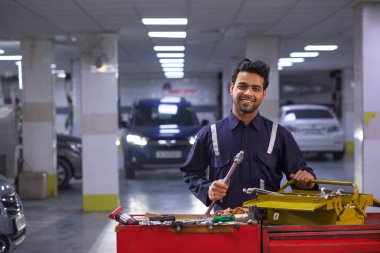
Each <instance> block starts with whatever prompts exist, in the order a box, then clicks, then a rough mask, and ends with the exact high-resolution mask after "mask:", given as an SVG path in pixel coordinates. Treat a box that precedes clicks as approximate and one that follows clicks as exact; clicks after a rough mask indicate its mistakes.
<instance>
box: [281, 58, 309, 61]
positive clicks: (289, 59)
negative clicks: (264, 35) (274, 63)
mask: <svg viewBox="0 0 380 253" xmlns="http://www.w3.org/2000/svg"><path fill="white" fill-rule="evenodd" d="M304 61H305V59H304V58H280V59H279V62H304Z"/></svg>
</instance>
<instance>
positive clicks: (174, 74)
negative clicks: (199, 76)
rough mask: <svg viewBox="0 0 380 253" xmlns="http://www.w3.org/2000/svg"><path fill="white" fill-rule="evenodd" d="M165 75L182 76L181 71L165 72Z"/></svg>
mask: <svg viewBox="0 0 380 253" xmlns="http://www.w3.org/2000/svg"><path fill="white" fill-rule="evenodd" d="M165 76H166V77H168V78H170V77H172V78H182V77H183V72H165Z"/></svg>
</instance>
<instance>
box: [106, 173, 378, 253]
mask: <svg viewBox="0 0 380 253" xmlns="http://www.w3.org/2000/svg"><path fill="white" fill-rule="evenodd" d="M314 181H315V183H318V184H333V185H343V186H352V187H353V188H354V191H353V192H352V193H351V192H346V191H343V190H341V189H338V190H336V191H327V190H324V189H322V190H321V191H320V192H312V191H293V192H292V193H285V192H284V190H285V188H286V187H287V186H289V185H291V184H293V183H294V182H292V181H289V182H288V183H287V184H286V185H284V186H283V187H282V188H281V189H280V191H279V192H268V191H265V190H261V189H256V188H249V189H244V191H245V192H247V193H248V194H255V197H254V198H253V199H252V200H249V201H247V202H245V203H244V208H245V209H247V210H248V213H247V214H244V215H246V216H245V217H247V219H246V220H244V221H241V220H238V218H237V217H241V216H239V214H235V215H234V214H232V215H223V214H222V215H221V216H218V214H215V215H214V216H212V217H207V216H206V217H205V215H167V216H159V217H157V218H156V219H155V218H151V217H152V216H150V215H144V216H142V218H139V217H138V216H133V217H132V216H128V215H127V214H124V215H123V216H126V217H127V219H125V218H126V217H123V216H122V214H121V213H120V212H119V214H118V215H119V216H118V217H115V211H114V212H113V216H112V217H111V215H110V217H111V218H115V219H116V218H119V219H116V220H118V221H119V222H120V220H122V219H121V218H124V222H120V223H119V225H117V226H116V228H115V231H116V238H117V239H116V240H117V252H118V253H137V252H138V253H142V252H157V253H160V252H176V253H178V252H182V253H187V252H189V253H190V252H191V253H194V252H197V253H203V252H209V251H211V250H212V251H215V252H228V253H230V252H234V253H235V252H236V253H254V252H255V253H261V252H263V253H277V252H278V253H280V252H281V253H287V252H289V253H290V252H291V253H298V252H299V253H301V252H302V253H304V252H310V253H314V252H315V253H316V252H318V253H320V252H327V253H329V252H338V253H339V252H342V253H343V252H344V253H349V252H352V253H353V252H380V213H368V214H367V213H366V212H365V210H366V207H367V206H375V207H380V201H379V200H376V199H374V198H373V196H372V195H371V194H361V193H359V190H358V187H357V186H356V184H354V183H351V182H340V181H325V180H314ZM119 211H120V210H119ZM153 217H154V216H153ZM131 220H132V221H133V222H131ZM160 220H161V221H160ZM126 221H128V222H126ZM122 223H124V224H122ZM129 224H132V225H129Z"/></svg>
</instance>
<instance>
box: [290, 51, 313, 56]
mask: <svg viewBox="0 0 380 253" xmlns="http://www.w3.org/2000/svg"><path fill="white" fill-rule="evenodd" d="M318 55H319V53H318V52H293V53H290V57H317V56H318Z"/></svg>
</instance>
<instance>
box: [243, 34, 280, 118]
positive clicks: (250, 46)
mask: <svg viewBox="0 0 380 253" xmlns="http://www.w3.org/2000/svg"><path fill="white" fill-rule="evenodd" d="M279 45H280V42H279V39H278V38H275V37H249V38H247V46H246V54H245V55H246V57H247V58H249V59H250V60H261V61H263V62H265V63H267V64H268V65H269V66H270V75H269V87H268V88H267V94H266V97H265V99H264V102H263V103H262V105H261V107H260V114H261V115H263V116H265V117H267V118H269V119H271V120H273V121H278V120H279V106H280V101H279V93H280V89H279V74H278V69H277V62H278V58H279V51H280V46H279Z"/></svg>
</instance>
